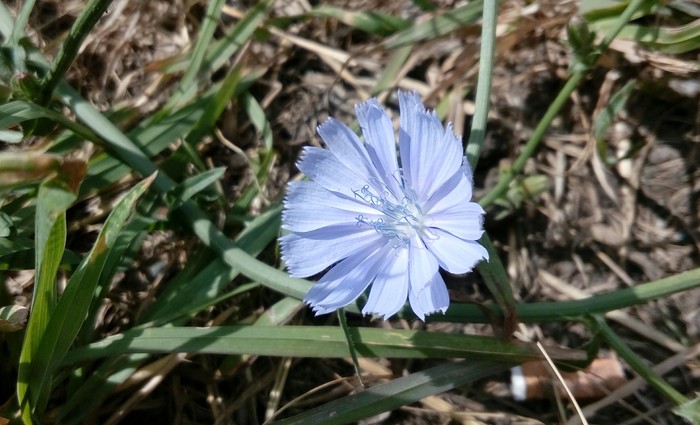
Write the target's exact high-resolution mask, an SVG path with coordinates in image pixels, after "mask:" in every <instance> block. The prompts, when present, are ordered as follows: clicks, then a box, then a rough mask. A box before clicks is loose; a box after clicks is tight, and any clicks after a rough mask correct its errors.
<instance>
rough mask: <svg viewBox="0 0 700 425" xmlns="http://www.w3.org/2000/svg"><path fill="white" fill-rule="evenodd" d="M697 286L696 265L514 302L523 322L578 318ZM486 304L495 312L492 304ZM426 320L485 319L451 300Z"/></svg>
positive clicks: (470, 307) (472, 308) (699, 279)
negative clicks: (578, 292) (647, 278)
mask: <svg viewBox="0 0 700 425" xmlns="http://www.w3.org/2000/svg"><path fill="white" fill-rule="evenodd" d="M697 287H700V268H697V269H693V270H690V271H687V272H683V273H680V274H677V275H674V276H670V277H667V278H664V279H659V280H656V281H653V282H649V283H644V284H641V285H637V286H634V287H632V288H625V289H620V290H617V291H614V292H610V293H607V294H601V295H595V296H592V297H590V298H586V299H582V300H574V301H557V302H543V303H527V304H518V305H517V312H518V317H519V319H520V321H521V322H523V323H534V322H547V321H550V322H551V321H562V320H580V319H581V318H583V317H585V316H587V315H589V314H603V313H607V312H609V311H613V310H618V309H621V308H625V307H629V306H632V305H636V304H643V303H646V302H648V301H651V300H654V299H657V298H663V297H667V296H669V295H671V294H676V293H679V292H683V291H687V290H690V289H694V288H697ZM490 308H491V310H492V311H494V312H497V310H496V309H495V307H490ZM494 314H495V313H494ZM428 321H429V322H430V321H432V322H436V321H440V322H443V321H444V322H461V323H488V318H487V317H486V315H485V314H484V312H483V311H482V310H481V309H480V308H478V307H477V306H476V305H473V304H452V305H451V306H450V308H449V309H448V310H447V312H446V313H445V315H443V316H440V315H433V316H429V318H428Z"/></svg>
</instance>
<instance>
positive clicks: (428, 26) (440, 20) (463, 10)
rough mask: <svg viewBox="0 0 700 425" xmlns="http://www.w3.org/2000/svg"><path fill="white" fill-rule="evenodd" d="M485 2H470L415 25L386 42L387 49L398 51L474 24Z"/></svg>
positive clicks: (481, 0)
mask: <svg viewBox="0 0 700 425" xmlns="http://www.w3.org/2000/svg"><path fill="white" fill-rule="evenodd" d="M483 3H484V2H483V0H477V1H472V2H469V3H468V4H466V5H464V6H460V7H458V8H456V9H454V10H450V11H449V12H445V13H443V14H440V15H437V16H435V17H433V18H431V19H429V20H427V21H425V22H422V23H420V24H417V25H413V26H412V27H410V28H407V29H405V30H403V31H401V32H399V33H397V34H396V35H394V36H393V37H390V38H388V39H387V40H386V41H385V42H384V47H386V48H387V49H389V50H391V49H396V48H398V47H401V46H405V45H407V44H416V43H418V42H421V41H424V40H428V39H433V38H436V37H440V36H443V35H446V34H449V33H451V32H452V31H454V30H456V29H458V28H461V27H464V26H467V25H469V24H473V23H474V22H476V21H477V20H478V19H479V18H481V12H482V8H483V6H484V4H483Z"/></svg>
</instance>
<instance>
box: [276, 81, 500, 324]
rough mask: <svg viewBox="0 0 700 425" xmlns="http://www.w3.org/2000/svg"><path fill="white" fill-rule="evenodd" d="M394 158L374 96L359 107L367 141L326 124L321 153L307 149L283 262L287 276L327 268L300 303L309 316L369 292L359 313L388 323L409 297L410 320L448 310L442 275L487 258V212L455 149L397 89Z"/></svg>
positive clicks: (294, 188)
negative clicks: (303, 178)
mask: <svg viewBox="0 0 700 425" xmlns="http://www.w3.org/2000/svg"><path fill="white" fill-rule="evenodd" d="M398 97H399V107H400V112H401V118H400V126H399V154H400V155H399V157H398V158H397V149H396V137H395V133H394V127H393V126H392V123H391V120H390V119H389V116H388V115H387V114H386V112H385V111H384V109H382V107H381V106H380V105H379V103H378V102H377V101H376V100H375V99H370V100H368V101H366V102H364V103H362V104H359V105H356V106H355V110H356V112H357V119H358V121H359V123H360V127H361V128H362V135H363V137H364V143H363V142H362V141H361V140H360V139H359V138H358V137H357V135H356V134H355V133H354V132H353V131H352V130H350V129H349V128H348V127H346V126H345V125H343V124H342V123H340V122H338V121H336V120H334V119H332V118H330V119H328V120H327V121H326V122H325V123H323V124H322V125H321V126H319V128H318V133H319V135H320V136H321V138H322V139H323V141H324V142H325V143H326V145H327V146H328V149H321V148H316V147H306V148H305V149H304V153H303V155H302V157H301V159H300V160H299V163H298V167H299V169H300V170H301V171H302V172H303V173H304V174H306V176H307V177H309V179H310V181H300V182H293V183H290V185H289V190H288V193H287V197H286V198H285V202H284V207H285V209H284V212H283V213H282V221H283V224H282V228H284V229H286V230H287V231H289V233H288V234H287V235H285V236H283V237H282V238H280V244H281V247H282V259H283V260H284V261H285V263H286V265H287V268H288V269H289V273H290V275H291V276H293V277H308V276H312V275H314V274H317V273H320V272H321V271H323V270H325V269H327V268H328V267H330V269H329V270H328V271H327V272H326V274H325V275H323V277H321V279H320V280H319V281H318V282H317V283H316V284H315V285H314V286H313V288H311V290H310V291H309V292H308V294H307V295H306V297H305V298H304V301H305V302H306V303H308V304H309V305H310V306H311V307H312V308H313V309H314V311H315V312H316V314H317V315H318V314H325V313H330V312H332V311H334V310H337V309H339V308H341V307H344V306H346V305H348V304H349V303H351V302H352V301H354V300H355V299H356V298H357V297H358V296H359V295H360V294H362V293H363V292H364V291H365V290H366V289H367V287H368V286H370V285H372V288H371V290H370V293H369V298H368V299H367V303H366V304H365V306H364V308H363V310H362V312H363V313H364V314H377V315H379V316H382V317H385V318H386V317H389V316H391V315H393V314H395V313H396V312H397V311H399V309H401V307H403V305H404V304H405V303H406V299H407V298H408V300H409V302H410V304H411V308H412V309H413V311H414V313H415V314H416V315H417V316H418V317H420V318H421V319H425V315H426V314H431V313H434V312H437V311H440V312H443V313H444V312H445V310H447V307H448V306H449V303H450V300H449V295H448V293H447V287H446V286H445V282H444V281H443V279H442V277H441V276H440V273H439V268H440V267H442V268H443V269H445V270H446V271H447V272H449V273H456V274H461V273H466V272H468V271H470V270H471V269H472V268H473V267H474V265H475V264H476V263H477V262H478V261H480V260H482V259H488V253H487V251H486V249H484V247H483V246H481V245H480V244H479V243H477V242H476V240H477V239H479V238H480V237H481V235H482V234H483V228H482V222H483V215H484V210H483V209H482V208H481V206H480V205H479V204H477V203H474V202H470V201H471V197H472V176H471V170H470V168H469V165H468V164H467V163H466V161H465V159H464V157H463V155H462V143H461V141H460V139H459V138H458V137H456V136H455V135H454V133H453V131H452V127H451V125H448V126H447V128H445V127H443V125H442V123H441V122H440V120H439V118H438V117H437V115H436V114H435V112H434V111H426V109H425V107H424V106H423V103H422V102H421V100H420V97H419V96H418V94H416V93H405V92H399V94H398Z"/></svg>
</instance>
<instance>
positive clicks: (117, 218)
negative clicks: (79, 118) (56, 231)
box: [30, 176, 155, 414]
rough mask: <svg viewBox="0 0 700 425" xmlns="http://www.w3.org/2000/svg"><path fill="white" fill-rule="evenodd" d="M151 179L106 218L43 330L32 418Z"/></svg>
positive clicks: (36, 360) (35, 371)
mask: <svg viewBox="0 0 700 425" xmlns="http://www.w3.org/2000/svg"><path fill="white" fill-rule="evenodd" d="M154 177H155V176H151V177H149V178H147V179H145V180H143V181H141V182H140V183H138V184H137V185H136V186H134V188H133V189H131V190H130V191H129V192H128V193H127V194H126V196H125V197H124V198H123V199H122V200H121V201H120V202H119V203H118V204H117V205H116V206H115V208H114V209H113V210H112V212H111V214H110V215H109V217H108V218H107V221H106V222H105V224H104V226H103V227H102V230H101V231H100V234H99V235H98V237H97V240H96V241H95V245H94V246H93V248H92V250H91V251H90V253H89V254H88V256H87V257H85V259H84V260H83V262H82V263H81V264H80V267H78V270H76V272H75V273H74V274H73V276H72V277H71V279H70V281H69V282H68V285H67V286H66V289H65V291H64V292H63V295H62V296H61V298H60V300H59V302H58V304H57V305H56V308H55V309H54V311H53V314H52V315H51V318H50V320H49V322H48V324H47V326H46V332H45V333H44V335H43V338H42V339H41V342H40V344H39V347H38V351H37V353H36V355H35V358H34V364H33V365H32V374H31V378H30V383H31V384H32V386H33V391H32V397H31V398H32V402H33V404H34V405H35V408H36V409H35V410H36V411H35V414H36V413H37V412H38V413H40V412H41V410H42V409H43V406H42V404H43V402H45V400H46V399H47V397H48V394H49V391H50V390H51V388H50V385H49V380H50V378H51V375H52V373H53V369H54V368H55V367H56V366H57V365H58V364H60V362H61V360H62V359H63V356H64V355H65V353H67V352H68V349H69V348H70V346H71V345H72V343H73V341H74V340H75V337H76V336H77V335H78V331H79V330H80V327H81V326H82V324H83V321H84V320H85V317H86V315H87V312H88V309H89V307H90V303H91V302H93V296H94V294H95V288H96V286H97V282H98V281H99V280H100V275H101V273H102V269H103V266H104V264H105V260H106V259H107V255H108V253H109V250H110V249H111V248H112V245H113V244H114V241H115V240H116V238H117V235H118V233H119V231H120V230H121V228H122V227H123V226H124V224H125V223H126V220H127V219H128V217H129V215H130V214H131V212H132V210H133V208H134V205H135V203H136V201H137V200H138V199H139V197H141V195H143V193H144V192H145V191H146V189H148V187H149V186H150V184H151V182H152V181H153V179H154Z"/></svg>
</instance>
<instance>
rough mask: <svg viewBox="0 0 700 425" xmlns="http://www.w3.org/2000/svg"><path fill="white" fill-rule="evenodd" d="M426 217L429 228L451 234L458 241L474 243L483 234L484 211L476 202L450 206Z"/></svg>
mask: <svg viewBox="0 0 700 425" xmlns="http://www.w3.org/2000/svg"><path fill="white" fill-rule="evenodd" d="M427 217H429V218H430V220H431V223H432V224H431V226H433V227H436V228H438V229H442V230H445V231H447V232H450V233H452V234H453V235H455V236H457V237H458V238H460V239H465V240H472V241H475V240H477V239H479V238H480V237H481V235H483V234H484V229H483V228H482V224H483V220H484V209H483V208H482V207H481V205H479V204H477V203H476V202H464V203H460V204H455V205H452V206H451V207H448V208H446V209H444V210H442V211H439V212H436V213H431V214H429V215H428V216H427Z"/></svg>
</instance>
